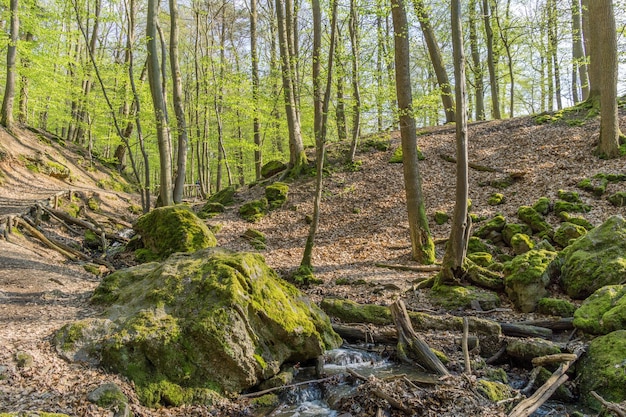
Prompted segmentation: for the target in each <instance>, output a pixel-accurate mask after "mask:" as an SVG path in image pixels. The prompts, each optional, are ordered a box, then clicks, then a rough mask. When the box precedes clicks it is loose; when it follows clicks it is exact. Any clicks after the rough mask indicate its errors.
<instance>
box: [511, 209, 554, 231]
mask: <svg viewBox="0 0 626 417" xmlns="http://www.w3.org/2000/svg"><path fill="white" fill-rule="evenodd" d="M517 217H519V218H520V220H521V221H523V222H524V223H526V224H527V225H529V226H530V228H531V229H532V231H533V232H535V233H538V234H539V235H540V236H542V237H543V236H549V237H552V235H553V234H554V231H553V230H552V226H550V225H549V224H548V222H546V221H545V220H544V218H543V216H542V215H541V214H539V213H538V212H537V210H535V209H534V208H532V207H529V206H521V207H520V208H519V209H518V210H517Z"/></svg>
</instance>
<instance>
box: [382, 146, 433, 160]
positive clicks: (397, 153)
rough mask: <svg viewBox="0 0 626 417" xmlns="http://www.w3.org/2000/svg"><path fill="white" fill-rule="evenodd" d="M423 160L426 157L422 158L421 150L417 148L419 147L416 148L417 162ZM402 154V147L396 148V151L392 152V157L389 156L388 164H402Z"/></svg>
mask: <svg viewBox="0 0 626 417" xmlns="http://www.w3.org/2000/svg"><path fill="white" fill-rule="evenodd" d="M424 159H426V156H424V153H423V152H422V150H421V149H420V148H419V146H418V147H417V160H418V161H423V160H424ZM403 160H404V159H403V153H402V146H398V147H397V148H396V150H395V151H394V152H393V155H391V158H389V163H390V164H401V163H402V162H403Z"/></svg>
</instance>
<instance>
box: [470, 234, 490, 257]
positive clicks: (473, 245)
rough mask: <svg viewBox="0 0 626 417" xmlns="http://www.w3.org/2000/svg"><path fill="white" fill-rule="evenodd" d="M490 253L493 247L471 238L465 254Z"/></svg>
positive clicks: (476, 238)
mask: <svg viewBox="0 0 626 417" xmlns="http://www.w3.org/2000/svg"><path fill="white" fill-rule="evenodd" d="M477 252H482V253H492V252H493V247H492V246H490V245H488V244H487V243H485V242H484V241H483V240H482V239H481V238H478V237H476V236H471V237H470V238H469V240H468V242H467V253H477Z"/></svg>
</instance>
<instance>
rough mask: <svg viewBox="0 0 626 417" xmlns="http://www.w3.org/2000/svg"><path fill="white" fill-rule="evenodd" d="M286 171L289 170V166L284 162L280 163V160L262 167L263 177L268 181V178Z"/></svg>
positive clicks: (269, 162)
mask: <svg viewBox="0 0 626 417" xmlns="http://www.w3.org/2000/svg"><path fill="white" fill-rule="evenodd" d="M286 169H287V165H286V164H285V163H284V162H282V161H278V160H272V161H268V162H267V163H265V164H263V166H262V167H261V177H262V178H265V179H267V178H270V177H273V176H274V175H276V174H278V173H279V172H282V171H284V170H286Z"/></svg>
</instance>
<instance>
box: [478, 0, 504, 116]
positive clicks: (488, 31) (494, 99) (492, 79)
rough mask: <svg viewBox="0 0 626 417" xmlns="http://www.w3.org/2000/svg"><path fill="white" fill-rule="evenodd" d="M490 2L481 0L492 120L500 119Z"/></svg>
mask: <svg viewBox="0 0 626 417" xmlns="http://www.w3.org/2000/svg"><path fill="white" fill-rule="evenodd" d="M489 2H490V0H483V16H484V22H485V23H484V24H485V37H486V42H487V68H488V69H489V84H490V87H491V116H492V117H493V118H494V119H501V118H502V115H501V114H500V88H499V86H498V75H497V73H496V67H497V60H498V58H497V54H496V53H495V52H494V44H493V29H492V28H491V17H492V16H491V6H490V4H489Z"/></svg>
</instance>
